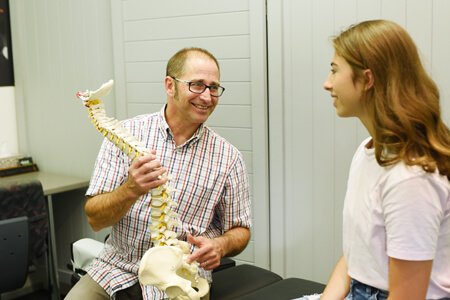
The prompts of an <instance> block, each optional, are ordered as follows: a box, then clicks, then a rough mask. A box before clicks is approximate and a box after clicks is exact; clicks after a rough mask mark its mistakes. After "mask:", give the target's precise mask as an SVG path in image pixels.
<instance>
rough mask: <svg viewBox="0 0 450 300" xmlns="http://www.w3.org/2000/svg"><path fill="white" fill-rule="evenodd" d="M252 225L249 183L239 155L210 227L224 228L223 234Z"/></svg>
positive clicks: (228, 176) (228, 177) (227, 179)
mask: <svg viewBox="0 0 450 300" xmlns="http://www.w3.org/2000/svg"><path fill="white" fill-rule="evenodd" d="M251 225H252V221H251V208H250V196H249V183H248V176H247V171H246V168H245V163H244V160H243V158H242V155H241V154H240V153H239V154H238V157H237V159H236V161H235V163H234V164H233V166H232V168H231V170H230V172H229V174H228V175H227V178H226V183H225V186H224V190H223V193H222V197H221V201H220V203H219V205H218V206H217V207H216V211H215V212H214V219H213V222H212V223H211V225H210V226H213V227H215V228H222V230H223V232H226V231H228V230H230V229H231V228H233V227H246V228H249V227H250V226H251Z"/></svg>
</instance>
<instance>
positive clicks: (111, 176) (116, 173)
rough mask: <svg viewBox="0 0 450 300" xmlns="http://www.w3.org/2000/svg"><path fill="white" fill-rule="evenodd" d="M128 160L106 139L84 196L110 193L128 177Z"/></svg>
mask: <svg viewBox="0 0 450 300" xmlns="http://www.w3.org/2000/svg"><path fill="white" fill-rule="evenodd" d="M129 165H130V160H129V158H128V157H127V156H126V155H125V154H124V153H123V152H122V151H121V150H120V149H119V148H117V147H116V146H115V145H114V144H113V143H111V142H110V141H109V140H108V139H107V138H105V139H104V140H103V144H102V146H101V148H100V151H99V154H98V156H97V160H96V162H95V166H94V171H93V173H92V177H91V182H90V184H89V188H88V190H87V191H86V196H95V195H98V194H102V193H105V192H111V191H113V190H115V189H116V188H117V187H119V186H120V185H121V184H122V183H124V182H125V180H126V179H127V177H128V170H129Z"/></svg>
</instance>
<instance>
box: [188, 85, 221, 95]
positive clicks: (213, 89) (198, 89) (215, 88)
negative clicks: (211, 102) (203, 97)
mask: <svg viewBox="0 0 450 300" xmlns="http://www.w3.org/2000/svg"><path fill="white" fill-rule="evenodd" d="M207 87H209V91H210V93H211V95H212V96H220V95H222V93H223V87H221V86H219V85H211V86H207V85H206V84H204V83H203V82H191V83H190V84H189V90H190V91H191V92H193V93H198V94H201V93H203V92H204V91H205V90H206V88H207Z"/></svg>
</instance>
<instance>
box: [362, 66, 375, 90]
mask: <svg viewBox="0 0 450 300" xmlns="http://www.w3.org/2000/svg"><path fill="white" fill-rule="evenodd" d="M373 82H374V78H373V74H372V70H370V69H366V70H364V84H365V85H364V90H365V91H368V90H370V89H371V88H372V87H373Z"/></svg>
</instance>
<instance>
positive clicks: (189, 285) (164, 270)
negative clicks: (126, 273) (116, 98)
mask: <svg viewBox="0 0 450 300" xmlns="http://www.w3.org/2000/svg"><path fill="white" fill-rule="evenodd" d="M113 85H114V81H113V80H110V81H108V82H106V83H104V84H103V85H102V86H101V87H100V88H99V89H98V90H96V91H94V92H91V91H86V92H78V93H77V94H76V95H77V97H78V98H80V99H81V100H82V101H83V104H84V105H85V106H86V107H87V108H89V117H90V118H92V122H91V123H93V124H94V126H95V127H96V128H97V130H98V131H100V132H101V133H102V134H103V136H104V137H105V138H108V139H109V140H110V141H111V142H112V143H114V144H115V145H116V147H118V148H119V149H120V150H122V152H124V153H125V154H126V155H127V156H128V157H129V158H130V159H131V160H132V161H133V160H135V159H136V158H138V157H140V156H143V155H147V154H151V151H150V150H149V149H147V148H146V147H145V145H144V144H143V143H142V142H141V141H139V140H138V139H137V138H136V137H135V136H133V135H132V134H131V133H130V132H128V131H127V130H125V129H123V128H122V127H121V125H120V123H119V121H118V120H116V119H114V118H109V117H107V116H106V112H105V108H104V104H103V102H102V101H101V100H99V99H100V98H102V97H105V96H107V95H108V94H109V92H110V91H111V89H112V88H113ZM168 178H169V180H168V181H167V182H166V183H165V184H163V185H160V186H158V187H156V188H153V189H151V190H150V193H151V196H152V200H151V204H150V205H151V219H152V220H151V225H150V232H151V241H152V242H153V243H154V246H155V247H153V248H150V249H149V250H148V251H147V252H146V253H145V255H144V257H143V258H142V260H141V263H140V266H139V280H140V281H141V283H142V284H144V285H154V286H156V287H157V288H159V289H160V290H163V291H165V292H166V293H167V295H168V296H169V297H170V299H175V300H182V299H190V300H197V299H200V297H203V296H204V295H206V294H207V292H208V291H209V285H208V283H207V282H206V280H205V279H203V278H201V277H200V276H198V266H197V263H196V262H191V263H190V264H187V263H186V261H185V260H186V257H187V256H188V255H189V244H188V243H186V242H183V241H180V240H178V239H177V234H176V233H175V232H174V231H172V230H171V229H172V228H174V227H176V226H178V225H179V223H178V221H177V213H175V212H174V211H173V209H174V208H176V206H177V203H176V202H174V201H173V200H172V194H173V193H174V192H175V191H176V190H175V189H174V188H173V187H171V186H170V181H171V179H172V178H171V176H170V175H169V176H168ZM160 246H166V247H160Z"/></svg>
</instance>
